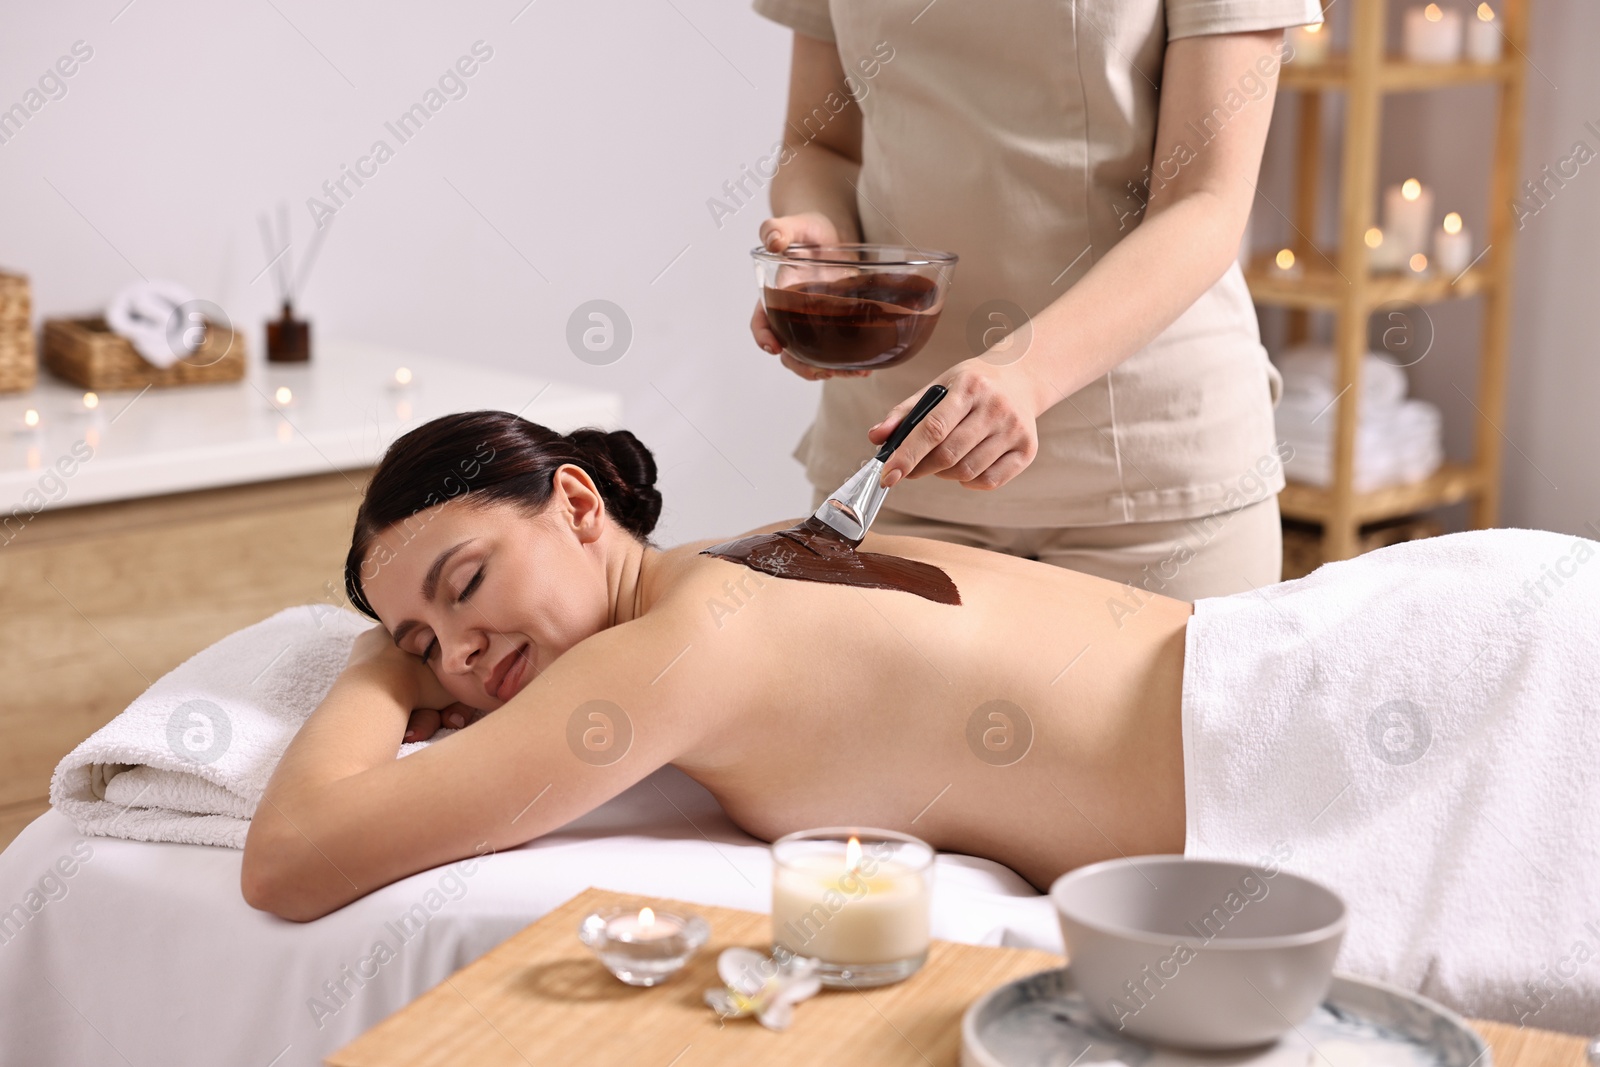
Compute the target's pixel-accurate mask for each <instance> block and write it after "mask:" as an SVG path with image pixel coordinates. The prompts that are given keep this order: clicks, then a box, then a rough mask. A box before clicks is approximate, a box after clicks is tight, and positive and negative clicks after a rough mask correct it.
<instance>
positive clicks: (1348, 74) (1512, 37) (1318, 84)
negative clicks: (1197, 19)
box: [1245, 0, 1529, 560]
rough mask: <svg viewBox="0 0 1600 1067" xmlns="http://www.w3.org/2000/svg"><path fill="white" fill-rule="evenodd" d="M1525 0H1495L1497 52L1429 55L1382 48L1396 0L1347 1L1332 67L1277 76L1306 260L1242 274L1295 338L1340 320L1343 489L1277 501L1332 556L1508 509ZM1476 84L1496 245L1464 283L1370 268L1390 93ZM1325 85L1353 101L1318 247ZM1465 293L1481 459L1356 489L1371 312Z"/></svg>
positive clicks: (1337, 438) (1338, 450)
mask: <svg viewBox="0 0 1600 1067" xmlns="http://www.w3.org/2000/svg"><path fill="white" fill-rule="evenodd" d="M1528 3H1529V0H1496V2H1495V4H1494V7H1495V10H1496V14H1497V16H1498V19H1499V21H1500V23H1501V31H1502V32H1503V33H1504V35H1505V38H1506V39H1505V42H1504V44H1503V48H1502V58H1501V59H1500V60H1499V61H1497V62H1494V63H1451V64H1424V63H1412V62H1408V61H1406V60H1404V59H1401V58H1398V57H1395V56H1391V55H1388V54H1386V52H1385V48H1384V37H1385V29H1386V27H1387V25H1388V14H1389V13H1388V2H1387V0H1344V5H1343V6H1344V8H1345V10H1346V11H1347V12H1348V14H1349V17H1350V20H1351V26H1350V45H1349V51H1348V53H1347V54H1345V55H1339V56H1332V57H1330V58H1329V59H1328V60H1327V61H1325V62H1322V63H1316V64H1299V63H1289V64H1287V65H1285V66H1284V67H1283V68H1282V70H1281V71H1280V73H1279V76H1278V91H1279V92H1280V93H1289V94H1297V95H1298V97H1299V99H1298V118H1299V134H1298V139H1299V145H1298V150H1297V152H1296V158H1295V166H1296V168H1297V173H1296V176H1295V183H1294V211H1293V216H1294V217H1293V221H1294V227H1295V230H1296V231H1297V234H1298V236H1296V238H1295V239H1294V244H1293V245H1292V246H1291V247H1292V248H1293V249H1294V252H1295V257H1296V261H1297V263H1298V264H1299V265H1300V269H1299V272H1298V273H1297V274H1295V275H1294V276H1288V275H1285V273H1284V272H1283V271H1280V270H1278V269H1277V268H1276V267H1275V266H1274V264H1273V263H1272V261H1271V259H1270V258H1263V259H1259V260H1255V261H1253V262H1251V263H1250V264H1249V266H1248V267H1247V268H1246V270H1245V278H1246V280H1247V281H1248V282H1249V285H1250V292H1251V295H1252V296H1253V297H1254V298H1255V300H1256V302H1257V303H1258V304H1266V305H1273V306H1279V307H1287V308H1290V309H1292V311H1293V313H1292V314H1291V316H1290V322H1289V331H1290V340H1291V342H1294V341H1300V340H1304V339H1305V337H1306V335H1307V331H1308V313H1309V312H1311V311H1327V312H1331V313H1332V314H1333V316H1334V329H1333V346H1334V352H1335V355H1336V363H1337V367H1338V382H1337V383H1336V384H1337V391H1338V393H1339V395H1340V396H1341V397H1342V399H1341V400H1340V401H1339V402H1338V405H1337V419H1336V422H1335V425H1334V452H1333V458H1334V471H1333V473H1334V479H1333V484H1332V485H1331V486H1328V487H1326V488H1324V487H1320V486H1311V485H1302V484H1297V483H1290V485H1289V486H1288V488H1287V489H1285V490H1284V492H1283V494H1282V495H1281V496H1280V497H1279V505H1280V508H1281V510H1282V512H1283V515H1284V516H1285V517H1286V518H1290V519H1300V520H1304V521H1308V522H1315V523H1319V524H1321V526H1322V551H1323V558H1324V559H1328V560H1335V559H1347V558H1349V557H1350V556H1352V555H1355V553H1356V548H1357V541H1358V534H1359V530H1360V527H1361V526H1362V524H1364V523H1370V522H1377V521H1381V520H1384V519H1390V518H1396V517H1398V516H1402V515H1408V514H1412V513H1414V512H1418V511H1424V510H1427V509H1429V508H1434V507H1441V506H1444V505H1447V504H1453V503H1457V502H1459V501H1462V500H1468V501H1470V502H1471V517H1470V521H1471V523H1472V525H1473V527H1474V528H1482V527H1486V526H1492V525H1494V523H1495V520H1496V516H1497V514H1498V512H1499V505H1500V461H1501V449H1500V430H1499V426H1500V424H1501V422H1502V418H1503V412H1504V409H1505V368H1506V347H1507V344H1508V341H1509V336H1510V317H1511V295H1512V293H1511V266H1512V253H1513V248H1514V245H1515V237H1516V225H1515V219H1514V218H1513V216H1512V213H1511V210H1510V203H1511V201H1512V200H1513V199H1514V198H1515V187H1516V167H1517V159H1518V153H1519V151H1520V148H1521V142H1522V109H1523V100H1524V78H1525V71H1524V68H1525V62H1524V60H1523V52H1524V50H1525V47H1526V41H1527V20H1528ZM1323 6H1324V9H1325V10H1326V9H1327V8H1328V7H1329V4H1328V3H1327V0H1324V4H1323ZM1469 14H1470V13H1469ZM1474 83H1490V84H1493V85H1496V86H1497V87H1498V102H1497V111H1498V114H1497V116H1496V132H1495V148H1494V157H1493V161H1492V171H1491V175H1490V187H1489V227H1488V231H1489V232H1488V234H1487V244H1486V246H1485V247H1486V248H1487V251H1486V253H1485V254H1484V255H1483V256H1482V257H1481V258H1480V259H1478V260H1477V262H1476V263H1475V264H1474V265H1473V266H1472V267H1471V268H1470V269H1468V270H1467V272H1466V273H1465V274H1463V275H1462V276H1461V277H1460V278H1459V279H1452V278H1447V277H1441V276H1438V275H1437V274H1435V275H1433V276H1430V277H1416V276H1406V275H1399V274H1375V273H1373V272H1372V271H1371V270H1370V269H1369V266H1368V262H1367V253H1368V249H1367V246H1366V243H1365V241H1364V236H1365V234H1366V232H1367V229H1368V228H1369V227H1371V226H1373V225H1374V214H1375V210H1376V203H1377V194H1378V188H1377V180H1378V147H1379V140H1380V134H1381V128H1382V127H1381V124H1382V113H1383V98H1384V96H1385V94H1387V93H1392V92H1416V91H1421V90H1427V89H1436V88H1445V87H1449V86H1456V85H1468V84H1474ZM1323 93H1343V94H1344V95H1345V98H1346V104H1345V120H1344V131H1343V159H1342V162H1341V168H1340V175H1339V188H1338V197H1339V200H1338V203H1339V224H1338V247H1337V248H1335V249H1332V250H1327V251H1325V250H1322V249H1319V248H1317V247H1315V246H1314V245H1313V244H1312V243H1311V241H1312V237H1311V235H1313V234H1315V232H1316V222H1317V207H1318V204H1319V202H1320V197H1321V193H1322V188H1321V181H1322V94H1323ZM1430 251H1431V250H1430ZM1466 297H1481V298H1482V299H1483V300H1484V302H1485V306H1484V318H1483V337H1482V346H1481V349H1480V354H1479V363H1478V387H1477V396H1476V397H1475V398H1472V402H1473V405H1474V407H1475V408H1476V413H1475V416H1476V426H1475V431H1474V437H1473V458H1472V461H1471V463H1469V464H1465V465H1463V464H1446V465H1445V466H1444V467H1443V468H1441V469H1440V470H1439V471H1437V472H1436V473H1435V474H1433V475H1432V476H1431V477H1429V478H1426V479H1424V480H1423V481H1421V482H1417V483H1415V484H1412V485H1401V486H1392V487H1389V488H1386V489H1379V490H1376V491H1373V492H1365V493H1358V492H1356V491H1355V489H1354V474H1355V463H1354V457H1355V442H1356V427H1357V425H1358V419H1359V405H1358V403H1357V400H1358V398H1359V397H1360V395H1361V389H1360V374H1361V360H1362V357H1363V356H1364V355H1365V354H1366V351H1367V336H1368V319H1369V318H1370V317H1371V315H1372V313H1373V311H1374V310H1376V309H1378V308H1380V307H1382V306H1384V305H1386V304H1390V303H1392V302H1394V301H1409V302H1411V303H1414V304H1417V305H1419V306H1420V305H1426V304H1432V303H1438V302H1441V301H1446V300H1455V299H1461V298H1466Z"/></svg>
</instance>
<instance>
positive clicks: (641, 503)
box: [344, 410, 661, 619]
mask: <svg viewBox="0 0 1600 1067" xmlns="http://www.w3.org/2000/svg"><path fill="white" fill-rule="evenodd" d="M566 463H571V464H574V465H576V466H578V467H580V468H582V469H583V470H584V471H585V472H587V473H588V475H589V477H590V478H592V479H593V480H594V484H595V487H596V488H597V489H599V490H600V496H601V498H602V499H603V500H604V501H605V508H606V514H607V515H609V516H611V519H612V521H614V522H615V523H616V524H617V525H618V526H620V527H622V528H623V529H624V530H626V531H628V533H629V534H631V535H632V536H633V537H635V538H636V539H638V540H639V541H640V542H643V543H645V544H649V538H650V532H651V531H652V530H654V529H655V526H656V520H657V519H659V518H660V517H661V493H660V491H659V490H657V489H656V487H655V483H656V460H655V457H654V456H653V455H651V454H650V450H649V449H648V448H646V447H645V446H644V444H643V442H641V441H640V440H639V439H638V438H637V437H635V436H634V435H633V434H632V433H630V432H628V431H627V430H612V431H609V432H608V431H605V430H598V429H594V428H591V427H584V428H582V429H578V430H574V431H572V433H570V434H561V433H557V432H556V431H554V430H552V429H550V428H549V427H547V426H540V425H539V424H538V423H535V422H529V421H528V420H527V419H524V418H522V417H520V416H518V415H513V414H511V413H510V412H508V411H488V410H485V411H466V412H461V413H458V414H454V415H444V416H441V417H439V418H437V419H434V420H433V421H431V422H427V423H424V424H423V425H421V426H419V427H417V428H416V429H414V430H412V431H410V432H409V433H406V434H404V435H402V436H401V437H399V438H398V439H397V440H395V442H394V443H393V444H391V445H390V446H389V448H388V450H387V451H386V452H384V454H383V459H382V460H380V461H379V463H378V467H377V469H376V470H375V471H373V474H372V480H371V481H370V482H368V483H367V490H366V496H365V497H364V498H363V500H362V502H361V507H360V509H359V510H358V511H357V512H356V522H355V532H354V534H353V535H352V537H351V540H350V552H349V555H347V556H346V557H345V564H344V586H345V592H346V594H347V595H348V596H349V597H350V603H351V604H352V605H354V606H355V608H356V609H357V610H358V611H360V612H361V613H362V614H364V615H367V616H369V617H371V618H372V619H377V618H378V615H377V613H376V612H375V611H373V610H372V606H371V605H370V604H368V603H367V599H366V597H365V595H364V594H363V593H362V590H361V577H362V567H363V561H364V560H365V559H366V556H367V553H368V552H369V551H370V550H371V548H372V544H373V541H374V540H375V539H376V537H377V535H378V534H380V533H382V532H383V531H384V530H387V529H388V528H389V527H391V526H393V525H395V524H396V523H400V522H404V521H405V520H406V519H408V518H410V517H411V516H412V515H415V514H416V513H417V512H419V511H424V510H426V509H427V508H431V507H433V506H434V505H436V504H443V503H445V502H447V501H450V500H454V499H457V498H459V497H461V496H462V495H463V494H470V495H471V497H472V500H473V502H474V503H482V504H490V503H496V502H506V503H511V504H515V505H517V506H519V507H521V508H523V509H524V510H525V511H527V512H529V513H530V514H531V513H533V512H536V511H538V510H539V509H540V508H542V507H544V505H545V503H546V502H547V501H548V500H549V499H550V492H551V488H552V485H553V481H554V477H555V472H556V468H558V467H560V466H562V465H563V464H566Z"/></svg>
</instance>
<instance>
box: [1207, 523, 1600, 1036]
mask: <svg viewBox="0 0 1600 1067" xmlns="http://www.w3.org/2000/svg"><path fill="white" fill-rule="evenodd" d="M1183 743H1184V775H1185V781H1184V785H1185V793H1186V803H1187V813H1186V818H1187V821H1188V839H1187V842H1186V844H1185V847H1184V853H1185V855H1190V856H1199V857H1204V858H1226V859H1236V860H1243V861H1247V862H1248V861H1254V860H1255V859H1256V857H1258V856H1260V855H1261V854H1262V853H1264V852H1270V851H1273V850H1274V849H1275V848H1281V849H1283V850H1287V851H1288V853H1289V855H1288V858H1287V859H1286V860H1284V861H1283V864H1282V866H1283V867H1284V868H1285V869H1286V870H1291V871H1294V872H1296V873H1299V874H1304V875H1306V876H1308V877H1311V878H1315V879H1317V880H1318V881H1321V882H1323V883H1325V884H1326V885H1328V886H1330V887H1331V888H1333V889H1334V890H1335V891H1337V892H1338V893H1340V894H1341V895H1342V896H1343V897H1344V898H1345V902H1346V903H1347V904H1348V905H1349V907H1350V924H1349V927H1348V929H1347V931H1346V933H1345V938H1344V943H1343V945H1342V947H1341V949H1340V955H1339V960H1338V963H1337V966H1339V967H1340V968H1342V969H1344V970H1347V971H1353V972H1355V973H1357V974H1361V975H1364V976H1367V977H1371V978H1377V979H1380V980H1383V981H1388V982H1392V983H1394V984H1396V985H1400V986H1403V987H1405V988H1407V989H1415V990H1419V991H1420V992H1422V993H1423V994H1425V995H1427V996H1430V997H1433V998H1434V999H1436V1000H1439V1001H1442V1002H1443V1003H1445V1004H1447V1005H1449V1006H1451V1007H1453V1008H1455V1009H1457V1010H1459V1011H1462V1012H1464V1013H1465V1014H1468V1015H1472V1016H1477V1017H1480V1018H1488V1019H1500V1020H1504V1021H1506V1022H1511V1023H1526V1024H1527V1025H1529V1026H1535V1027H1543V1028H1547V1029H1570V1030H1574V1031H1576V1032H1578V1033H1588V1032H1593V1031H1594V1030H1595V1029H1596V1028H1597V1027H1600V777H1597V776H1596V768H1597V767H1600V544H1597V543H1596V542H1595V541H1591V540H1588V539H1585V538H1580V537H1574V536H1572V535H1571V534H1557V533H1549V532H1546V531H1538V530H1476V531H1472V532H1470V533H1459V534H1450V535H1447V536H1444V537H1430V538H1424V539H1422V540H1418V541H1408V542H1405V543H1404V544H1398V545H1393V546H1390V547H1388V548H1383V549H1379V550H1378V551H1376V552H1370V553H1368V554H1366V555H1363V556H1358V557H1357V558H1355V559H1350V560H1344V561H1342V562H1337V563H1329V564H1326V565H1325V566H1323V567H1321V568H1319V569H1318V570H1316V571H1315V572H1313V573H1312V574H1310V575H1309V576H1307V577H1305V578H1301V579H1299V580H1297V581H1292V582H1285V583H1283V584H1281V585H1276V586H1272V587H1270V588H1268V589H1263V590H1261V591H1260V592H1259V593H1242V594H1239V595H1236V596H1229V597H1217V598H1212V599H1203V600H1199V601H1197V602H1196V603H1195V610H1194V616H1193V618H1192V619H1191V620H1190V622H1189V627H1188V633H1187V635H1186V645H1185V661H1184V678H1183ZM1279 854H1280V855H1281V852H1280V853H1279ZM1585 961H1587V962H1585Z"/></svg>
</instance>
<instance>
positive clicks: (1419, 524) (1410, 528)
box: [1283, 515, 1444, 582]
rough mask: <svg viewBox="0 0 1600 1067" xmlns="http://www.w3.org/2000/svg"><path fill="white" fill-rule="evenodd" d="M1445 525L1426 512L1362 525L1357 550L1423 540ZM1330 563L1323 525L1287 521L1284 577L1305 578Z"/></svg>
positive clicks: (1434, 535) (1436, 535) (1369, 550)
mask: <svg viewBox="0 0 1600 1067" xmlns="http://www.w3.org/2000/svg"><path fill="white" fill-rule="evenodd" d="M1443 532H1444V527H1443V526H1441V525H1440V524H1439V523H1438V521H1436V520H1434V519H1430V518H1428V517H1427V516H1424V515H1407V516H1404V517H1402V518H1398V519H1389V520H1387V521H1385V522H1379V523H1369V524H1368V525H1366V526H1363V527H1361V530H1360V532H1359V533H1358V535H1357V537H1356V551H1357V552H1371V551H1372V550H1373V549H1378V548H1386V547H1387V546H1389V545H1398V544H1399V543H1400V542H1402V541H1419V540H1421V539H1422V538H1424V537H1438V536H1439V535H1440V534H1441V533H1443ZM1324 562H1326V561H1325V560H1324V559H1323V558H1322V528H1321V527H1319V526H1317V525H1316V524H1314V523H1307V522H1296V521H1294V520H1292V519H1285V520H1284V522H1283V580H1284V581H1286V582H1287V581H1289V580H1291V579H1293V578H1304V577H1305V576H1306V575H1308V574H1310V573H1311V572H1312V571H1314V570H1316V569H1317V568H1318V567H1320V566H1322V564H1323V563H1324Z"/></svg>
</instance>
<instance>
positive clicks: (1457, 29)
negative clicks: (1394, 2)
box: [1400, 4, 1462, 63]
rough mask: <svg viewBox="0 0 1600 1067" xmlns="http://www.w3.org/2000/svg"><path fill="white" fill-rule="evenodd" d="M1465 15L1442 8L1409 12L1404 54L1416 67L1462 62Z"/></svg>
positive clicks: (1416, 8) (1403, 42)
mask: <svg viewBox="0 0 1600 1067" xmlns="http://www.w3.org/2000/svg"><path fill="white" fill-rule="evenodd" d="M1461 29H1462V27H1461V12H1459V11H1454V10H1447V9H1445V8H1442V7H1440V6H1439V5H1438V4H1428V5H1427V6H1426V7H1411V8H1407V9H1406V14H1405V24H1404V26H1403V31H1402V33H1401V48H1400V50H1401V52H1402V54H1404V55H1405V57H1406V58H1407V59H1409V60H1411V62H1413V63H1459V62H1460V61H1461Z"/></svg>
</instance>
